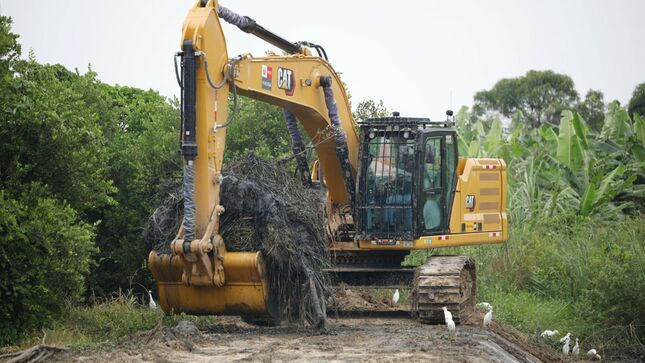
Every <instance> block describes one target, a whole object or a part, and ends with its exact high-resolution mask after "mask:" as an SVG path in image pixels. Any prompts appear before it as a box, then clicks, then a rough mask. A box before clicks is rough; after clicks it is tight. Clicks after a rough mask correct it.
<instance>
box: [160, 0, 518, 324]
mask: <svg viewBox="0 0 645 363" xmlns="http://www.w3.org/2000/svg"><path fill="white" fill-rule="evenodd" d="M222 20H223V21H226V22H228V23H231V24H233V25H235V26H237V27H238V28H240V29H241V30H243V31H245V32H247V33H250V34H252V35H255V36H257V37H259V38H261V39H263V40H265V41H267V42H268V43H270V44H272V45H274V46H277V47H278V48H280V49H282V50H283V51H284V53H283V54H285V55H269V56H265V57H253V56H251V55H250V54H244V55H241V56H237V57H233V58H229V56H228V53H227V49H226V40H225V38H224V34H223V31H222V27H221V21H222ZM178 59H179V61H177V60H178ZM175 60H176V62H175V71H176V76H177V80H178V81H179V82H180V85H181V115H182V127H181V152H182V155H183V159H184V180H183V187H184V192H183V193H184V217H183V218H184V219H183V223H182V226H181V228H180V230H179V232H178V233H177V236H176V238H175V239H174V240H173V241H172V242H171V248H170V251H171V252H170V253H166V254H163V253H159V252H156V251H152V252H151V253H150V254H149V257H148V262H149V266H150V268H151V270H152V273H153V276H154V278H155V280H156V282H157V287H158V295H159V302H160V305H161V307H162V308H163V310H164V311H165V312H167V313H171V312H174V313H179V312H185V313H188V314H195V315H240V316H242V317H253V318H257V317H266V318H271V319H275V318H279V315H280V312H277V311H275V309H272V307H271V304H270V303H269V299H270V291H269V285H268V283H267V281H268V280H267V269H266V267H265V263H264V259H263V256H262V253H261V252H259V251H256V252H230V251H227V248H226V244H225V241H224V240H223V238H222V236H221V235H220V230H219V227H220V218H221V216H222V214H223V213H226V206H225V205H224V206H223V205H221V204H220V185H221V181H222V167H223V160H224V148H225V142H226V126H227V125H228V124H229V123H230V122H231V121H232V118H233V117H234V114H235V113H236V112H237V96H238V95H243V96H246V97H250V98H254V99H257V100H260V101H263V102H267V103H270V104H273V105H277V106H279V107H281V108H283V109H284V112H285V118H286V122H287V126H288V128H289V131H290V132H291V131H294V132H295V133H292V136H293V137H292V141H293V149H294V152H296V156H300V157H299V158H297V165H298V169H299V170H300V172H301V176H302V177H303V180H305V182H309V183H311V184H312V187H315V186H318V187H319V188H323V189H324V190H326V196H327V197H326V209H325V210H326V223H327V225H326V226H325V227H326V230H327V231H328V234H329V239H330V240H329V244H328V245H329V252H330V256H331V260H332V261H331V262H332V267H331V268H330V269H329V270H328V271H327V273H328V274H329V276H330V277H331V281H332V282H334V283H344V284H348V285H350V286H358V287H379V288H411V310H412V313H413V315H414V316H415V317H416V318H418V319H419V320H420V321H422V322H429V323H432V322H443V311H442V307H444V306H446V307H448V309H449V310H450V311H451V312H452V314H453V319H454V320H455V322H457V323H459V321H460V320H462V319H464V318H465V316H466V315H467V314H469V311H472V308H473V306H474V304H475V295H476V274H475V264H474V262H473V260H472V259H471V258H469V257H467V256H433V257H429V258H428V259H427V261H426V262H425V263H424V264H422V265H421V266H419V267H417V268H411V267H402V266H401V262H402V261H403V259H404V258H405V256H406V255H408V254H409V253H410V251H412V250H425V249H437V248H445V247H457V246H466V245H481V244H493V243H503V242H505V241H506V240H507V238H508V222H507V216H506V192H507V189H506V188H507V184H506V164H505V163H504V161H503V160H501V159H471V158H461V157H459V156H458V150H457V135H456V131H455V129H454V128H453V127H452V126H453V122H452V112H450V111H448V112H447V117H446V119H445V120H441V121H432V120H430V119H427V118H410V117H401V116H400V115H399V114H398V113H394V114H393V115H392V116H391V117H382V118H372V119H367V120H363V121H361V122H358V123H357V122H355V120H354V119H353V117H352V113H351V109H350V104H349V100H348V98H347V94H346V92H345V89H344V87H343V83H342V82H341V79H340V78H339V75H338V73H336V72H335V71H334V69H333V67H332V66H331V64H330V63H329V62H328V60H327V54H326V52H325V50H324V48H323V47H321V46H319V45H317V44H314V43H310V42H295V43H294V42H290V41H288V40H286V39H284V38H282V37H280V36H278V35H276V34H274V33H272V32H271V31H269V30H267V29H265V28H264V27H262V26H261V25H259V24H258V23H257V22H255V21H254V20H253V19H251V18H249V17H245V16H240V15H238V14H236V13H234V12H233V11H231V10H229V9H227V8H225V7H223V6H221V5H219V4H218V2H217V1H216V0H198V1H197V2H196V3H195V5H194V6H193V7H192V8H191V9H190V11H189V13H188V15H187V17H186V20H185V22H184V25H183V32H182V38H181V43H180V52H178V53H177V55H176V56H175ZM178 64H179V66H178ZM229 96H231V98H232V99H233V102H234V105H233V112H232V113H231V115H229V114H228V102H229ZM297 122H299V123H300V124H301V125H302V128H303V129H304V130H305V131H306V133H307V135H308V136H309V139H310V140H311V144H312V145H314V147H315V151H316V155H317V157H318V159H317V160H316V161H315V162H314V164H313V167H312V168H311V169H309V168H308V167H307V165H306V164H307V160H306V159H303V158H302V155H304V153H302V152H299V151H302V150H303V148H304V146H303V145H302V141H301V139H300V138H299V137H296V136H297V132H298V127H297ZM325 130H332V133H331V134H332V135H333V136H332V137H328V136H327V135H329V132H325ZM310 170H311V172H310Z"/></svg>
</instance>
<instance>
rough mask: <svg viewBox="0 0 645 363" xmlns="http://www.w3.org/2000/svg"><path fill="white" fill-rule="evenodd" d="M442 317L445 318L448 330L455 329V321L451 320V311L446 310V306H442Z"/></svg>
mask: <svg viewBox="0 0 645 363" xmlns="http://www.w3.org/2000/svg"><path fill="white" fill-rule="evenodd" d="M443 317H444V319H445V320H446V327H448V331H454V330H455V322H454V321H453V320H452V313H451V312H450V311H448V308H447V307H445V306H444V307H443Z"/></svg>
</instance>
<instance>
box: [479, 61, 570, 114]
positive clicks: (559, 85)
mask: <svg viewBox="0 0 645 363" xmlns="http://www.w3.org/2000/svg"><path fill="white" fill-rule="evenodd" d="M578 99H579V96H578V92H577V91H576V90H575V87H574V84H573V80H571V77H569V76H567V75H564V74H558V73H555V72H553V71H534V70H533V71H528V72H527V73H526V75H524V76H521V77H518V78H510V79H502V80H500V81H499V82H497V83H496V84H495V86H493V88H492V89H491V90H489V91H480V92H477V93H476V94H475V106H474V110H475V113H476V115H478V116H482V115H484V114H486V113H487V112H491V111H493V112H498V113H499V114H501V115H502V116H504V117H506V118H510V117H512V116H513V115H514V114H515V113H518V112H519V113H520V114H521V115H522V116H523V117H524V119H525V121H526V122H527V124H528V125H529V126H531V127H538V126H540V125H541V124H542V123H545V122H548V123H551V124H555V123H557V120H558V116H559V115H560V112H562V110H564V109H571V108H573V107H574V106H575V105H576V104H577V102H578Z"/></svg>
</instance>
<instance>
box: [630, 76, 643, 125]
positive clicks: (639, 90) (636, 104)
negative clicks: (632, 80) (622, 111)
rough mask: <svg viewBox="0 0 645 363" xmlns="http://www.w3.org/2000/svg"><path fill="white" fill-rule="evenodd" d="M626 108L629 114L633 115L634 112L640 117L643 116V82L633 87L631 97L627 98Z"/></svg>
mask: <svg viewBox="0 0 645 363" xmlns="http://www.w3.org/2000/svg"><path fill="white" fill-rule="evenodd" d="M627 108H628V110H629V115H630V116H633V115H634V114H635V113H636V114H638V115H640V116H641V117H645V83H641V84H639V85H638V86H636V88H634V92H633V93H632V98H631V99H630V100H629V105H628V106H627Z"/></svg>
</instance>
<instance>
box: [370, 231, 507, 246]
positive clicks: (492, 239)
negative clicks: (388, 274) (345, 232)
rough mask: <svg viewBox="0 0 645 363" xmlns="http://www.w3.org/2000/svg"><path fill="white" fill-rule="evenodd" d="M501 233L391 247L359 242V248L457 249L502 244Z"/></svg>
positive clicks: (400, 243)
mask: <svg viewBox="0 0 645 363" xmlns="http://www.w3.org/2000/svg"><path fill="white" fill-rule="evenodd" d="M504 241H505V239H504V238H503V234H502V231H492V232H477V233H458V234H450V235H439V236H427V237H425V236H424V237H421V238H419V239H416V240H414V241H395V242H393V244H391V245H379V244H377V243H376V242H374V241H361V242H360V243H359V247H360V248H362V249H367V250H423V249H430V248H446V247H459V246H468V245H481V244H494V243H503V242H504Z"/></svg>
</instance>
